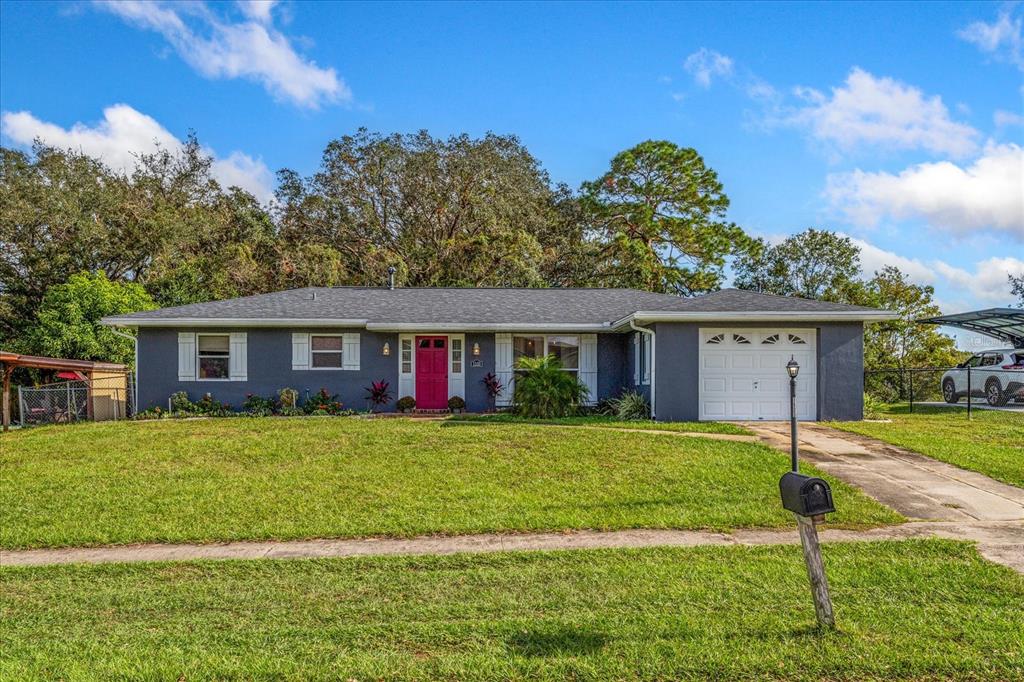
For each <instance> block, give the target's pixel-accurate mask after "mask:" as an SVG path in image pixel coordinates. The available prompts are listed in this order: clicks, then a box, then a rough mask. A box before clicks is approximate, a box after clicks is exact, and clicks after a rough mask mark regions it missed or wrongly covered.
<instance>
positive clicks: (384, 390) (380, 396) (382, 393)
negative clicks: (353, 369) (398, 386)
mask: <svg viewBox="0 0 1024 682" xmlns="http://www.w3.org/2000/svg"><path fill="white" fill-rule="evenodd" d="M390 386H391V384H390V383H388V382H387V381H384V380H383V379H381V380H380V381H374V382H373V383H372V384H370V385H369V386H368V387H367V388H366V399H367V400H368V401H369V402H370V411H371V412H372V411H373V410H374V408H377V407H380V406H381V405H387V404H388V403H390V402H391V390H390Z"/></svg>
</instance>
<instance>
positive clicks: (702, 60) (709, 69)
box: [683, 47, 732, 88]
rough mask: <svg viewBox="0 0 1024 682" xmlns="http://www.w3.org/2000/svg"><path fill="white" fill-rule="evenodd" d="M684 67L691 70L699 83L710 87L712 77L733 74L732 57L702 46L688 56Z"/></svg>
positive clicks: (691, 73)
mask: <svg viewBox="0 0 1024 682" xmlns="http://www.w3.org/2000/svg"><path fill="white" fill-rule="evenodd" d="M683 68H684V69H686V70H687V71H689V72H690V75H692V76H693V80H695V81H696V82H697V84H698V85H700V86H701V87H704V88H709V87H711V81H712V79H714V78H717V77H724V76H730V75H732V59H731V58H729V57H726V56H725V55H724V54H721V53H720V52H715V51H714V50H709V49H708V48H706V47H702V48H700V49H699V50H697V51H696V52H694V53H693V54H691V55H690V56H689V57H687V58H686V61H685V62H683Z"/></svg>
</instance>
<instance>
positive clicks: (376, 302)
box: [104, 287, 880, 328]
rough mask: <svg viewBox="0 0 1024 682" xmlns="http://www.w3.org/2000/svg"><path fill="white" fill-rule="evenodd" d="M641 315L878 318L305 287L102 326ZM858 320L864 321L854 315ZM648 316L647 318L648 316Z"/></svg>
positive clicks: (735, 306) (757, 305) (511, 321)
mask: <svg viewBox="0 0 1024 682" xmlns="http://www.w3.org/2000/svg"><path fill="white" fill-rule="evenodd" d="M639 311H643V312H645V313H664V314H668V315H671V314H680V313H707V314H716V313H723V314H733V315H735V314H737V313H772V314H780V315H781V314H785V313H793V314H796V315H799V316H801V317H806V316H807V315H811V314H821V315H825V316H828V315H832V314H837V313H838V314H840V315H844V316H849V317H850V319H868V318H871V317H877V314H878V313H879V312H880V311H877V310H875V309H873V308H863V307H860V306H850V305H843V304H837V303H825V302H823V301H813V300H808V299H800V298H789V297H782V296H769V295H765V294H758V293H755V292H751V291H741V290H737V289H725V290H722V291H716V292H714V293H710V294H706V295H703V296H697V297H694V298H682V297H679V296H672V295H668V294H656V293H651V292H648V291H639V290H636V289H500V288H495V289H458V288H402V287H399V288H396V289H388V288H386V287H309V288H305V289H292V290H288V291H278V292H275V293H270V294H260V295H257V296H247V297H244V298H233V299H228V300H224V301H210V302H208V303H194V304H191V305H184V306H176V307H173V308H162V309H159V310H147V311H144V312H138V313H132V314H129V315H122V316H117V317H110V318H104V322H105V323H107V324H121V325H135V324H144V325H147V326H155V325H160V324H162V323H166V324H167V326H171V325H173V324H175V323H178V324H182V323H188V322H194V321H210V322H213V321H222V322H224V323H226V324H232V323H235V324H238V323H241V322H242V321H264V322H267V323H273V322H275V321H276V322H278V323H285V322H299V321H302V322H313V321H321V322H324V321H330V322H332V323H340V322H351V323H352V324H354V325H358V326H362V325H364V324H365V325H368V326H373V327H380V326H383V325H414V324H438V325H453V324H465V325H472V326H474V327H476V328H480V327H482V326H487V325H498V326H509V325H531V324H535V325H559V326H567V325H580V326H585V327H592V326H605V327H607V326H609V325H610V324H612V323H614V322H617V321H621V320H623V319H624V318H627V317H629V316H630V315H633V314H634V313H637V312H639ZM859 314H863V315H864V317H859V316H858V315H859ZM648 317H650V316H649V315H648Z"/></svg>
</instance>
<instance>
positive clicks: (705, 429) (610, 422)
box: [449, 413, 753, 436]
mask: <svg viewBox="0 0 1024 682" xmlns="http://www.w3.org/2000/svg"><path fill="white" fill-rule="evenodd" d="M449 420H450V421H472V422H478V423H481V422H482V423H485V424H556V425H559V426H600V427H603V428H612V429H640V430H654V431H679V432H685V433H728V434H734V435H737V436H750V435H753V431H750V430H749V429H745V428H743V427H742V426H737V425H736V424H728V423H725V422H655V421H626V420H622V419H616V418H615V417H606V416H603V415H587V416H585V417H559V418H556V419H528V418H526V417H520V416H518V415H515V414H508V413H501V414H464V415H454V416H452V417H450V418H449Z"/></svg>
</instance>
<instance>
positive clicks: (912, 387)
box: [908, 370, 914, 414]
mask: <svg viewBox="0 0 1024 682" xmlns="http://www.w3.org/2000/svg"><path fill="white" fill-rule="evenodd" d="M908 376H909V378H910V414H914V372H913V370H911V371H910V373H909V375H908Z"/></svg>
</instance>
